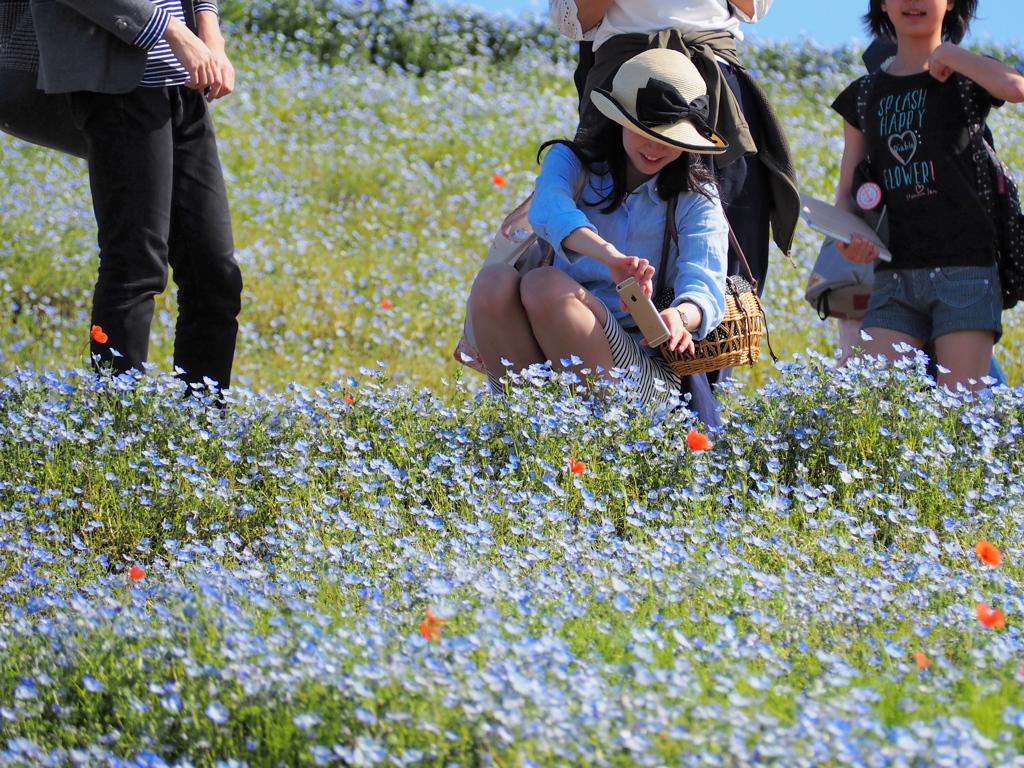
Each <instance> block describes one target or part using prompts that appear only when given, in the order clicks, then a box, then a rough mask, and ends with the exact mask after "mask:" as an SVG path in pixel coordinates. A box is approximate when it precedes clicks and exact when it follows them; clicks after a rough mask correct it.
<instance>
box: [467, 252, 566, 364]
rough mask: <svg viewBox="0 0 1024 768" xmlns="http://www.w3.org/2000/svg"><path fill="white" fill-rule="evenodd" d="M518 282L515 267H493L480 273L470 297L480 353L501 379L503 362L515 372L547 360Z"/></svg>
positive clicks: (518, 278)
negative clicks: (534, 334) (538, 342)
mask: <svg viewBox="0 0 1024 768" xmlns="http://www.w3.org/2000/svg"><path fill="white" fill-rule="evenodd" d="M519 282H520V275H519V273H518V272H517V271H516V270H515V268H514V267H511V266H508V265H507V264H492V265H491V266H489V267H484V268H483V269H482V270H480V274H478V275H477V276H476V280H475V281H474V282H473V288H472V290H471V291H470V294H469V314H470V317H471V318H472V322H473V335H474V336H475V337H476V346H477V350H478V351H479V352H480V356H481V357H482V358H483V361H484V366H485V367H486V368H487V370H488V371H490V373H491V374H493V375H495V376H498V377H499V378H500V377H501V376H504V375H505V365H504V363H502V362H501V361H502V359H505V360H508V361H510V362H511V363H512V364H513V365H512V368H513V370H515V371H520V370H522V369H523V368H526V367H527V366H530V365H532V364H534V363H543V362H545V361H546V360H547V357H546V356H545V355H544V352H543V351H542V350H541V348H540V346H539V345H538V344H537V340H536V339H535V338H534V336H533V329H532V328H531V327H530V319H529V318H528V317H527V315H526V309H525V308H524V307H523V303H522V301H520V299H519Z"/></svg>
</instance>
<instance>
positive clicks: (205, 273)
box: [31, 0, 242, 390]
mask: <svg viewBox="0 0 1024 768" xmlns="http://www.w3.org/2000/svg"><path fill="white" fill-rule="evenodd" d="M31 3H32V6H31V7H32V15H33V19H34V22H35V27H36V36H37V39H38V42H39V53H40V61H39V65H40V66H39V86H40V87H41V88H43V89H44V90H45V91H47V92H48V93H65V94H67V98H68V101H69V103H70V106H71V111H72V114H73V116H74V119H75V122H76V124H77V125H78V127H79V128H80V129H81V130H82V131H83V133H84V134H85V137H86V141H87V147H88V150H87V160H88V164H89V179H90V187H91V189H92V195H93V208H94V211H95V214H96V222H97V229H98V242H99V251H100V252H99V271H98V276H97V280H96V287H95V293H94V296H93V308H92V325H93V327H94V329H95V328H96V327H97V326H98V327H99V329H100V330H99V331H95V330H94V332H93V333H92V334H91V338H92V341H91V353H92V360H93V363H94V364H95V365H97V366H98V367H101V368H105V367H109V368H111V369H112V370H113V371H114V372H115V373H123V372H126V371H129V370H132V369H136V370H144V368H145V363H146V360H147V358H148V352H149V336H150V326H151V323H152V319H153V313H154V308H155V301H154V297H155V296H156V295H157V294H160V293H162V292H163V291H164V290H165V289H166V287H167V279H168V275H169V272H170V273H171V274H173V278H174V282H175V284H176V285H177V288H178V296H177V298H178V318H177V325H176V327H175V341H174V365H175V368H176V369H177V370H178V375H179V376H180V377H181V378H182V379H183V380H184V381H185V382H187V383H189V384H192V385H202V384H203V382H204V381H206V380H209V381H212V382H215V383H216V384H217V386H218V387H219V388H220V389H221V390H223V389H225V388H227V387H228V386H229V384H230V378H231V366H232V362H233V359H234V351H235V340H236V336H237V333H238V321H237V315H238V312H239V311H240V309H241V293H242V278H241V271H240V270H239V267H238V264H237V262H236V261H235V258H234V241H233V236H232V229H231V214H230V210H229V208H228V199H227V191H226V189H225V186H224V178H223V172H222V170H221V165H220V160H219V157H218V153H217V144H216V137H215V135H214V130H213V123H212V121H211V119H210V114H209V111H208V108H207V104H208V102H212V101H214V100H216V99H219V98H221V97H223V96H226V95H228V94H229V93H231V92H232V90H233V89H234V81H235V74H234V69H233V67H232V65H231V62H230V60H229V58H228V56H227V54H226V52H225V47H224V46H225V41H224V37H223V35H222V34H221V31H220V24H219V18H218V6H217V2H216V0H31Z"/></svg>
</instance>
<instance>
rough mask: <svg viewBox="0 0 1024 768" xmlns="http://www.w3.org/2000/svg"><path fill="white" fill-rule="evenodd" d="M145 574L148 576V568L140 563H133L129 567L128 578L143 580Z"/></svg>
mask: <svg viewBox="0 0 1024 768" xmlns="http://www.w3.org/2000/svg"><path fill="white" fill-rule="evenodd" d="M145 576H146V569H145V568H143V567H142V566H141V565H139V564H138V563H136V564H135V565H133V566H132V567H131V568H129V569H128V578H129V579H131V580H132V581H142V579H143V578H144V577H145Z"/></svg>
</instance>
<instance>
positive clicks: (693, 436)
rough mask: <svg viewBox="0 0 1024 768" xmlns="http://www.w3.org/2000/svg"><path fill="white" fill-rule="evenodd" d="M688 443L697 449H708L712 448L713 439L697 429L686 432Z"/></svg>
mask: <svg viewBox="0 0 1024 768" xmlns="http://www.w3.org/2000/svg"><path fill="white" fill-rule="evenodd" d="M686 444H687V445H688V446H690V448H691V449H693V450H695V451H706V450H709V449H710V448H711V441H710V440H708V436H707V435H702V434H701V433H700V432H698V431H697V430H696V429H691V430H690V431H689V432H687V433H686Z"/></svg>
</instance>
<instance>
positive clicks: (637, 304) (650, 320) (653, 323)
mask: <svg viewBox="0 0 1024 768" xmlns="http://www.w3.org/2000/svg"><path fill="white" fill-rule="evenodd" d="M615 290H616V291H618V292H619V298H621V299H622V301H623V303H625V305H626V308H627V309H628V310H629V314H631V315H632V316H633V320H635V321H636V325H637V328H639V329H640V333H642V334H643V335H644V338H645V339H646V340H647V343H648V344H649V345H650V346H652V347H660V346H661V345H662V344H664V343H665V342H666V341H668V340H669V339H670V338H671V336H672V334H670V333H669V330H668V326H667V325H665V321H664V320H663V319H662V317H661V315H660V314H658V309H657V308H656V307H655V306H654V302H653V301H651V300H650V299H649V298H647V296H646V295H645V294H644V292H643V291H641V290H640V286H639V285H637V282H636V280H634V279H633V278H632V277H630V278H627V279H625V280H623V281H622V282H621V283H619V284H618V285H616V286H615Z"/></svg>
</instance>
